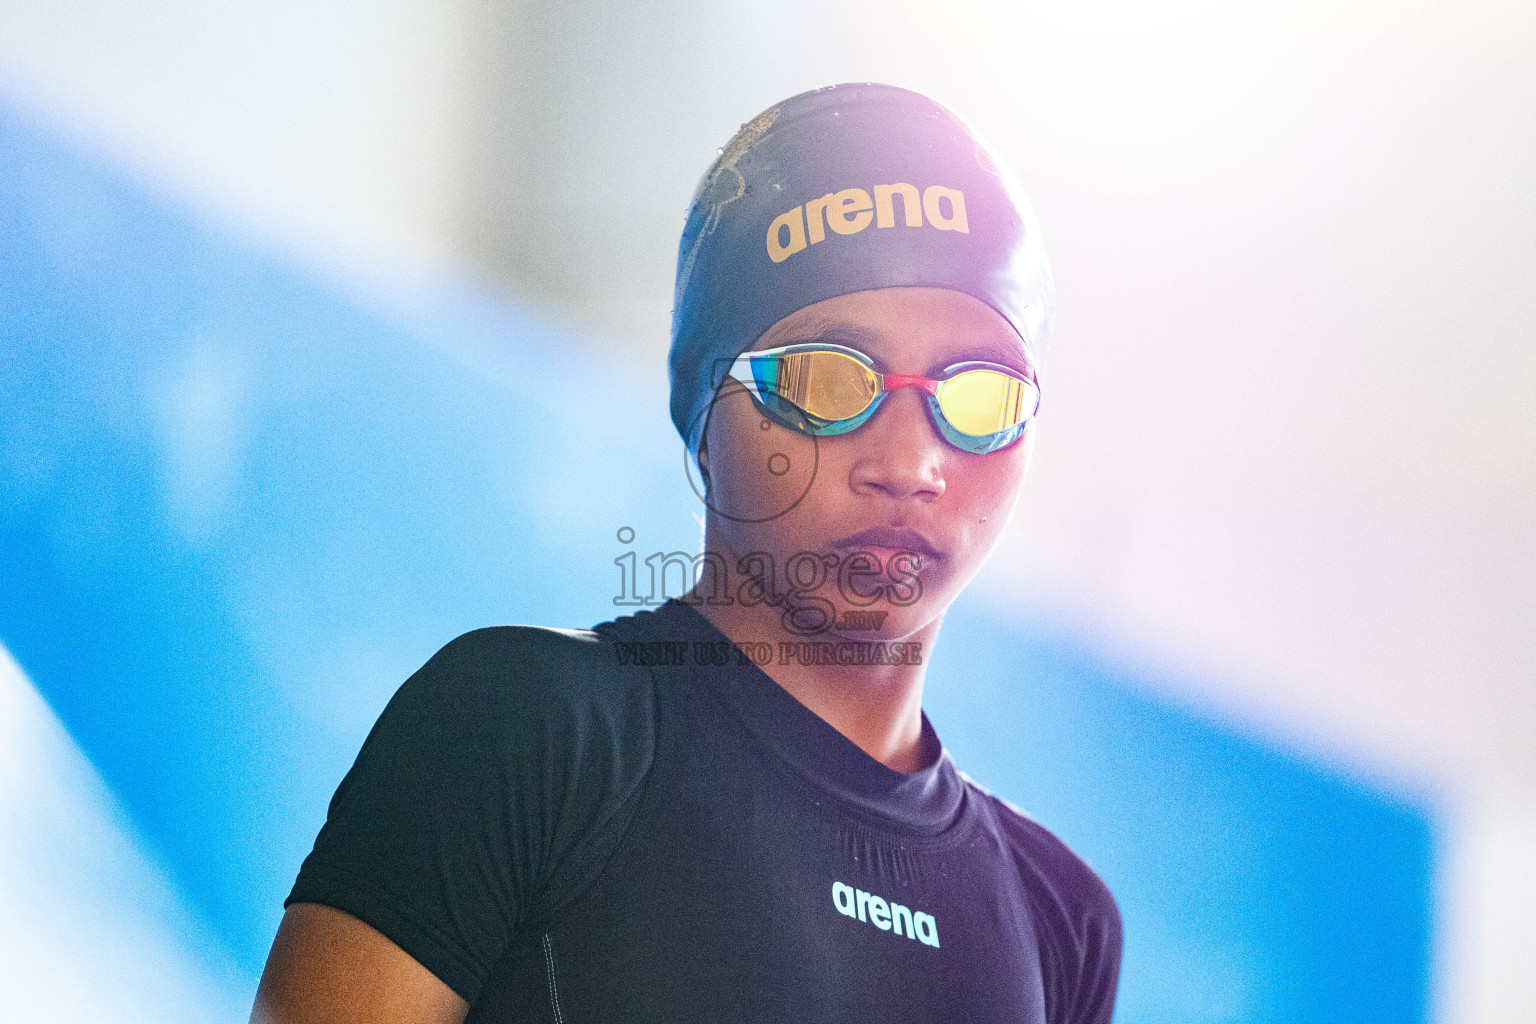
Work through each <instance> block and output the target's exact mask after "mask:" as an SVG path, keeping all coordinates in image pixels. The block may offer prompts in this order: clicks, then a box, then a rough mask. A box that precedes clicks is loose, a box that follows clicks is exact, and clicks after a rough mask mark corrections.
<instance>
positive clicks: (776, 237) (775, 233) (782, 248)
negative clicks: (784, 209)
mask: <svg viewBox="0 0 1536 1024" xmlns="http://www.w3.org/2000/svg"><path fill="white" fill-rule="evenodd" d="M786 231H788V232H789V241H788V242H787V243H786V242H783V241H782V239H783V237H784V232H786ZM804 248H805V217H804V216H802V215H801V208H800V207H798V206H797V207H795V208H794V209H793V210H790V211H789V212H788V213H781V214H779V215H778V216H777V217H775V218H773V223H772V224H770V225H768V258H769V259H771V260H773V262H775V263H783V262H784V261H785V260H787V259H789V258H790V257H791V256H793V255H794V254H795V253H797V252H799V251H800V250H801V249H804Z"/></svg>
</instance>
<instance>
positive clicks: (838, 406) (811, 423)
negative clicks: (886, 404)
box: [727, 343, 1040, 455]
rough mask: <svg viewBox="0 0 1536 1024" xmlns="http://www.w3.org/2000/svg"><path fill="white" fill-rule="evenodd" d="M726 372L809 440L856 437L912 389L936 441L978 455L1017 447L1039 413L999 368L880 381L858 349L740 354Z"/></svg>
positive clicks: (883, 376) (1035, 390) (975, 364)
mask: <svg viewBox="0 0 1536 1024" xmlns="http://www.w3.org/2000/svg"><path fill="white" fill-rule="evenodd" d="M727 372H728V373H729V375H730V376H731V377H732V378H734V379H735V380H736V381H738V382H740V383H741V385H742V386H743V387H745V388H746V389H747V390H748V391H750V392H751V393H752V396H753V398H754V399H756V401H757V404H758V406H759V407H760V408H761V409H762V410H763V412H764V413H766V414H767V415H768V416H769V418H771V419H773V420H774V421H775V422H777V423H779V424H780V425H781V426H785V427H788V428H790V429H791V430H798V431H800V432H801V433H804V434H811V435H813V436H816V437H826V436H829V435H832V434H846V433H848V432H849V431H851V430H857V429H858V428H859V427H861V426H863V425H864V424H865V423H866V422H868V420H869V418H870V417H871V416H873V415H874V414H875V410H876V409H878V408H879V407H880V403H881V402H882V401H884V400H885V396H886V395H888V394H890V393H891V392H892V391H894V390H895V389H896V388H902V387H908V386H913V387H919V388H922V389H923V392H924V394H925V397H926V399H927V402H926V405H927V407H928V417H929V419H931V420H932V421H933V425H934V428H935V429H937V430H938V432H939V434H940V436H942V437H943V438H944V440H946V441H948V442H949V443H950V444H952V445H954V446H955V447H956V448H959V449H961V450H962V451H967V452H970V453H972V454H974V455H983V454H986V453H987V452H994V451H997V450H998V449H1000V448H1006V447H1007V446H1008V445H1010V444H1012V443H1013V442H1015V441H1017V440H1018V439H1019V437H1020V436H1021V435H1023V433H1024V431H1025V429H1026V428H1027V427H1028V426H1029V424H1030V421H1031V420H1032V419H1033V418H1034V415H1035V413H1036V412H1037V411H1038V410H1039V408H1040V386H1039V384H1038V383H1037V382H1035V381H1033V380H1031V379H1030V378H1028V377H1026V376H1025V375H1024V374H1022V373H1020V372H1019V371H1018V370H1014V369H1012V368H1010V367H1007V366H1001V365H999V364H997V363H988V362H980V361H968V362H963V363H954V364H952V365H950V366H947V367H945V368H944V371H943V373H941V374H940V375H939V377H938V378H937V379H930V378H928V377H918V376H913V375H911V374H905V373H881V372H880V371H878V370H876V369H875V362H874V360H873V359H871V358H870V357H869V356H867V355H865V354H864V353H863V352H860V351H859V350H858V349H853V348H847V347H845V346H843V345H832V344H826V343H807V344H799V345H785V346H783V347H782V348H770V349H764V350H762V351H760V352H743V353H742V354H741V355H740V356H738V357H737V358H736V359H735V360H733V361H732V362H731V365H730V369H729V370H728V371H727Z"/></svg>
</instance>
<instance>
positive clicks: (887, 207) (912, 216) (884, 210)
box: [875, 182, 923, 228]
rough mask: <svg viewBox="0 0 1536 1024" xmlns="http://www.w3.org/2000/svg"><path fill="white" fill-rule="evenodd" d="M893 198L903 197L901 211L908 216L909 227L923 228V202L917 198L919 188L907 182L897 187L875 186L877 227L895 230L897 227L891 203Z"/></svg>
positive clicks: (896, 185)
mask: <svg viewBox="0 0 1536 1024" xmlns="http://www.w3.org/2000/svg"><path fill="white" fill-rule="evenodd" d="M892 196H901V211H902V213H903V214H905V215H906V220H907V227H909V228H920V227H922V226H923V206H922V200H920V199H919V198H918V197H917V187H916V186H914V185H908V184H906V183H905V182H900V183H898V184H895V185H876V186H875V227H877V228H893V227H895V226H896V211H895V209H894V208H893V206H892V203H891V197H892Z"/></svg>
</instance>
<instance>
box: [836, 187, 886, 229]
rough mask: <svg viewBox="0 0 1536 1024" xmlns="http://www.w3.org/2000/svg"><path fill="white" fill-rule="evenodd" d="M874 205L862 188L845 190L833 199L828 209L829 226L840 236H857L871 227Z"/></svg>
mask: <svg viewBox="0 0 1536 1024" xmlns="http://www.w3.org/2000/svg"><path fill="white" fill-rule="evenodd" d="M873 207H874V203H872V202H870V199H869V193H868V192H865V191H864V190H863V189H861V188H845V189H843V190H842V191H841V192H839V193H837V194H836V195H835V196H834V197H833V203H832V205H830V206H828V207H827V226H828V227H830V228H831V229H832V230H833V231H836V232H837V233H838V234H840V235H856V234H858V233H859V232H860V231H863V230H864V229H865V228H867V227H869V222H870V221H871V220H873V219H874V217H875V215H874V214H873V213H871V212H870V210H871V209H872V208H873Z"/></svg>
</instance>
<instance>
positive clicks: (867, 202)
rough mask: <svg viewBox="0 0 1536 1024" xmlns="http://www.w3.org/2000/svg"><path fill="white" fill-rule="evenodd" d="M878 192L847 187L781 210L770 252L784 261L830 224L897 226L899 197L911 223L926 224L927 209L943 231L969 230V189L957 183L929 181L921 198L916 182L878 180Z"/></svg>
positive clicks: (772, 227)
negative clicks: (959, 187) (887, 183)
mask: <svg viewBox="0 0 1536 1024" xmlns="http://www.w3.org/2000/svg"><path fill="white" fill-rule="evenodd" d="M874 192H875V194H874V197H873V198H871V197H870V194H869V193H868V192H866V191H864V190H863V189H861V188H845V189H843V190H842V191H841V192H828V193H827V194H826V195H824V196H822V197H821V198H820V199H812V200H811V201H810V202H808V203H804V204H802V205H800V206H797V207H795V208H794V209H793V210H789V211H787V212H785V213H781V214H779V215H778V216H777V217H775V218H774V219H773V223H772V224H769V225H768V258H769V259H771V260H773V262H775V263H783V262H784V261H785V260H787V259H789V258H790V257H791V256H793V255H794V254H795V253H797V252H799V251H800V250H802V249H804V248H805V247H806V246H808V245H815V244H816V243H817V242H820V241H824V240H825V239H826V237H827V230H826V229H827V228H831V229H832V230H833V231H835V232H837V233H838V234H839V235H856V234H858V233H859V232H860V231H863V230H864V229H865V228H867V227H869V225H870V223H871V222H873V223H874V225H875V227H877V228H893V227H895V226H896V202H895V201H896V200H897V199H898V198H899V199H900V200H901V212H902V220H903V221H904V222H905V223H906V226H907V227H909V228H920V227H922V226H923V218H924V216H925V215H926V216H927V219H928V223H929V224H930V225H931V226H933V227H935V228H937V229H939V230H940V231H960V232H964V233H966V234H970V231H971V227H970V223H969V222H968V221H967V220H966V219H965V193H964V192H961V191H960V190H959V189H957V188H946V187H945V186H943V185H930V186H928V188H927V189H925V190H924V191H923V193H922V198H921V200H919V198H918V191H917V186H915V185H908V184H905V183H903V182H898V183H897V184H894V185H876V186H875V188H874ZM945 205H948V207H949V210H948V212H945V209H944V207H945Z"/></svg>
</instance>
